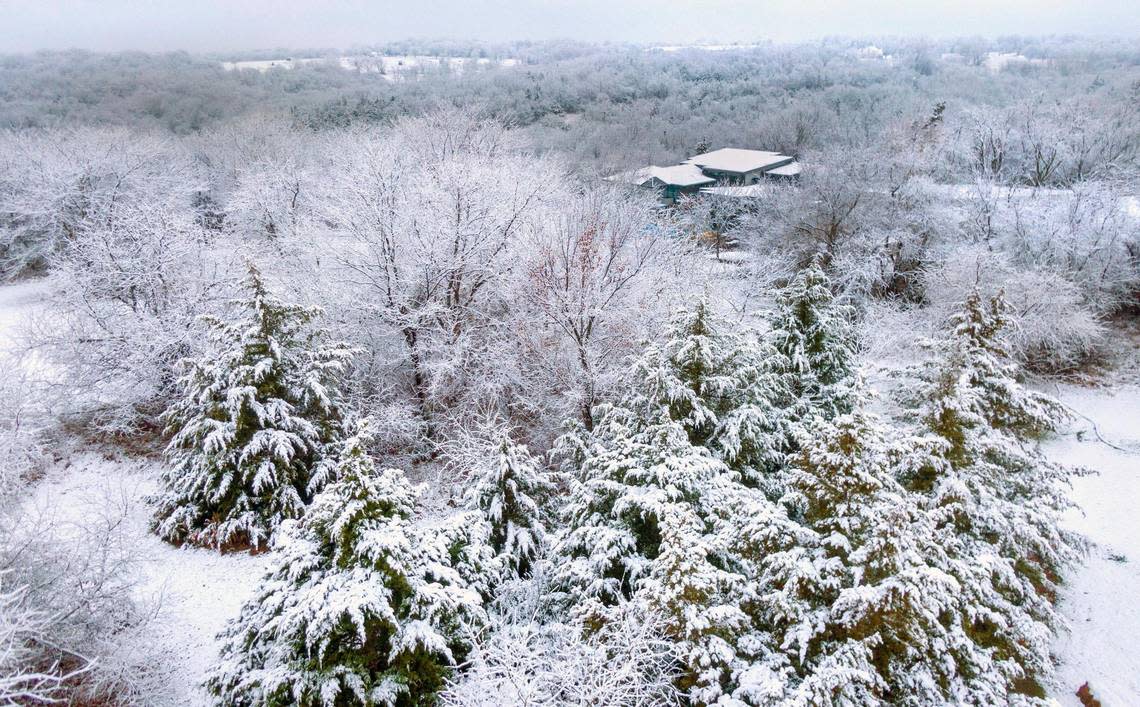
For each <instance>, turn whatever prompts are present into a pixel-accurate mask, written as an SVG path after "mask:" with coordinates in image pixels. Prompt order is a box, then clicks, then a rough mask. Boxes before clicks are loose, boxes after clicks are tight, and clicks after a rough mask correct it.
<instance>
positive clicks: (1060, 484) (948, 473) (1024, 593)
mask: <svg viewBox="0 0 1140 707" xmlns="http://www.w3.org/2000/svg"><path fill="white" fill-rule="evenodd" d="M1004 311H1005V304H1004V302H1003V300H1002V297H1001V295H1000V294H999V295H998V296H997V297H994V298H992V299H991V300H989V301H988V302H987V301H985V300H984V299H983V298H982V296H981V295H980V294H979V293H978V292H977V291H975V292H973V293H971V294H970V295H969V296H968V297H967V299H966V301H965V302H964V303H963V305H962V309H961V311H959V312H958V313H957V314H956V315H955V316H954V317H953V319H952V320H951V325H952V334H951V336H950V337H949V340H948V341H944V342H941V344H942V346H941V355H939V356H937V357H935V358H933V359H932V360H930V361H928V362H926V363H925V364H924V365H923V366H922V367H920V368H919V369H918V370H917V371H916V372H915V376H914V377H915V379H916V380H915V381H914V382H913V383H908V385H906V386H905V387H904V392H903V393H902V394H901V397H902V399H903V403H904V405H906V406H907V407H908V409H909V419H910V421H911V422H912V423H913V424H914V426H915V428H916V430H915V433H916V437H915V439H914V440H912V441H911V443H910V444H909V445H908V448H909V449H910V450H911V452H910V453H909V454H908V455H907V457H906V459H905V463H904V467H903V469H902V474H901V478H902V480H903V482H904V483H905V484H906V485H907V486H908V487H909V488H911V489H913V490H914V491H916V492H918V493H920V494H921V495H922V497H923V498H924V503H925V506H926V507H927V508H928V509H929V511H930V513H931V515H932V518H933V519H934V522H935V524H936V528H937V530H938V532H939V534H940V536H941V537H942V538H943V545H944V546H945V547H946V549H947V552H948V554H949V556H950V558H951V559H952V560H953V561H954V562H953V564H951V565H949V566H948V567H947V571H948V572H950V573H951V574H952V575H953V576H954V577H955V578H956V579H957V580H958V581H959V583H960V584H961V585H962V587H963V592H964V594H965V595H967V597H968V599H969V600H970V601H971V602H973V603H974V604H976V605H979V606H982V607H984V608H985V610H984V611H981V612H979V613H978V614H977V617H976V618H975V620H974V622H973V625H972V629H971V634H972V637H973V638H974V640H975V641H977V642H978V643H979V644H980V645H982V646H985V647H987V648H988V649H991V650H992V651H993V652H994V656H995V658H994V660H995V666H996V668H995V669H996V671H998V672H1000V674H1002V675H1003V676H1004V679H1005V681H1006V683H1007V687H1008V690H1009V692H1011V693H1027V694H1029V695H1031V696H1036V697H1042V696H1044V692H1043V689H1042V687H1041V684H1042V682H1043V681H1044V679H1045V678H1047V676H1048V675H1049V673H1050V672H1051V668H1052V665H1051V659H1050V656H1049V647H1050V642H1051V641H1050V638H1051V634H1052V627H1053V625H1054V623H1055V620H1056V619H1055V617H1054V614H1053V607H1052V602H1053V599H1054V597H1055V596H1056V594H1057V591H1058V586H1057V585H1058V583H1059V581H1060V577H1061V572H1062V570H1063V569H1064V568H1065V567H1066V566H1067V565H1069V564H1070V563H1071V562H1072V561H1073V560H1074V559H1075V557H1076V553H1077V552H1078V550H1079V548H1080V545H1081V542H1080V540H1079V539H1078V538H1077V537H1076V536H1074V535H1073V534H1071V533H1068V532H1066V531H1064V530H1062V529H1061V528H1060V527H1059V524H1058V521H1059V517H1060V514H1061V512H1062V511H1063V510H1064V509H1065V508H1066V507H1067V506H1068V504H1069V502H1068V500H1067V493H1066V490H1067V487H1068V483H1069V479H1070V477H1071V475H1072V474H1073V471H1072V470H1070V469H1068V468H1066V467H1063V466H1061V465H1058V464H1054V463H1052V462H1050V461H1049V460H1048V459H1046V458H1045V457H1044V455H1042V454H1041V453H1040V451H1039V450H1038V449H1037V446H1036V439H1037V438H1038V437H1039V436H1040V435H1041V434H1043V433H1045V432H1047V431H1049V430H1052V429H1054V428H1055V426H1056V425H1057V424H1058V423H1059V422H1060V421H1061V420H1062V416H1063V411H1062V408H1061V407H1060V405H1059V403H1057V402H1056V401H1053V400H1051V399H1050V398H1048V397H1047V396H1044V395H1041V394H1039V393H1035V392H1033V391H1030V390H1027V389H1026V388H1025V387H1023V386H1022V385H1021V384H1020V383H1019V382H1018V381H1017V375H1018V371H1017V367H1016V365H1015V364H1014V363H1013V362H1012V361H1011V360H1010V358H1009V356H1008V355H1007V354H1006V352H1005V350H1004V348H1003V347H1002V343H1001V329H1002V327H1003V325H1004Z"/></svg>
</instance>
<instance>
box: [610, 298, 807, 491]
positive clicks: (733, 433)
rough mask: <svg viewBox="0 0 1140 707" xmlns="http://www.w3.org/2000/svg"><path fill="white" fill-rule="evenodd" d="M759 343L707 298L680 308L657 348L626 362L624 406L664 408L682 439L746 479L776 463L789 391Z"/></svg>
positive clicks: (775, 359)
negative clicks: (716, 310) (721, 314)
mask: <svg viewBox="0 0 1140 707" xmlns="http://www.w3.org/2000/svg"><path fill="white" fill-rule="evenodd" d="M780 359H781V356H780V354H779V353H777V352H776V351H775V349H774V348H772V347H771V346H770V345H768V344H767V343H765V342H761V341H755V340H752V339H750V338H749V337H748V336H747V335H746V334H744V333H741V332H738V331H735V330H733V329H732V328H731V327H730V326H729V325H728V324H727V323H726V322H724V321H722V320H721V319H720V318H719V317H717V316H716V314H715V313H714V312H713V310H712V307H711V306H710V304H709V302H708V300H707V299H701V300H699V301H698V302H697V304H696V305H695V306H694V307H692V308H690V309H681V310H679V311H678V312H677V313H676V314H675V315H674V316H673V319H672V322H671V324H670V327H669V329H668V331H667V333H666V335H665V337H664V343H663V344H661V345H654V344H650V345H648V346H646V348H645V350H644V352H643V353H642V355H641V356H640V357H639V358H638V359H637V361H636V362H635V363H634V365H633V369H632V372H631V376H630V377H631V379H632V380H633V381H634V384H633V391H632V394H631V399H630V401H629V402H628V405H629V407H631V408H632V409H635V410H644V411H647V412H648V411H654V410H656V409H658V408H662V407H663V408H664V409H666V410H668V412H669V416H670V418H672V419H673V420H674V421H676V422H679V423H680V424H682V425H683V426H684V428H685V430H686V432H688V435H689V441H690V442H692V443H693V444H695V445H698V446H702V447H706V448H708V449H709V450H710V451H711V452H713V454H715V455H716V456H717V457H719V458H720V459H722V460H723V461H724V462H725V463H726V464H728V466H729V467H730V468H731V469H732V470H733V471H735V472H737V473H738V474H740V476H741V478H742V479H743V480H745V481H746V482H748V483H750V484H760V483H762V482H763V481H764V480H765V479H766V478H767V477H768V476H769V475H770V473H771V472H772V471H774V470H776V469H778V468H779V467H780V466H781V465H782V463H783V451H784V449H783V441H784V440H785V439H786V437H787V433H786V431H785V430H784V429H783V426H784V425H783V423H784V417H783V415H782V414H781V410H782V409H783V408H785V407H787V405H788V403H789V400H788V390H787V388H786V386H785V385H784V381H783V379H782V377H781V376H778V375H776V373H775V372H774V371H776V370H782V369H784V368H786V366H784V365H781V364H780V363H779V361H780Z"/></svg>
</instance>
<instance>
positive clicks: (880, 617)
mask: <svg viewBox="0 0 1140 707" xmlns="http://www.w3.org/2000/svg"><path fill="white" fill-rule="evenodd" d="M799 444H800V451H799V453H798V454H797V455H796V458H795V462H794V464H793V466H792V468H791V470H790V471H789V474H788V487H789V496H790V499H791V501H792V503H793V505H794V506H795V508H796V519H797V520H798V521H799V522H800V523H801V524H802V532H801V533H800V534H799V537H797V538H789V537H787V536H783V537H779V538H776V540H777V541H778V543H777V544H774V545H773V546H772V547H770V548H769V550H770V551H769V553H768V554H767V555H766V556H765V557H764V558H763V560H762V561H761V566H762V568H763V574H762V576H761V577H760V578H759V579H760V582H761V585H762V586H763V587H765V594H764V595H763V596H762V597H761V600H760V609H761V612H762V617H763V619H764V623H765V624H766V625H767V626H769V627H771V631H772V636H771V641H772V645H773V646H775V647H778V648H779V652H777V653H773V654H772V655H771V656H770V657H769V659H768V664H767V665H766V666H765V667H766V668H767V671H768V673H769V674H771V675H787V674H789V673H790V675H791V680H789V681H788V685H787V687H786V689H785V690H784V691H783V692H782V693H781V694H778V695H777V694H773V693H772V692H770V693H769V695H768V697H767V700H766V701H765V702H762V703H768V704H797V705H801V704H810V705H875V704H912V705H923V704H978V705H981V704H1002V703H1005V701H1006V698H1007V689H1006V688H1007V685H1006V683H1005V680H1004V676H1003V675H1002V674H1001V672H1000V670H998V669H995V666H994V663H995V662H996V660H997V659H998V658H999V656H997V655H996V654H995V653H994V651H992V650H990V649H989V648H988V647H986V646H983V645H979V643H978V642H976V641H975V640H974V637H973V635H972V626H973V624H974V621H975V620H976V618H977V616H978V612H980V611H984V610H985V607H983V606H979V605H977V604H975V603H973V602H972V601H971V597H970V596H968V595H964V594H963V592H962V588H961V585H960V584H959V582H958V581H957V580H956V579H955V577H954V575H953V573H951V572H947V571H946V568H947V567H948V566H950V565H951V564H952V563H951V560H950V558H948V557H947V555H946V553H945V552H944V550H943V548H942V547H941V546H940V545H939V544H938V543H937V542H936V541H935V534H934V528H933V525H932V521H931V519H930V517H929V516H928V514H927V513H925V512H924V511H923V510H922V509H921V508H920V506H919V505H918V503H917V502H916V500H915V499H914V498H913V497H912V496H911V495H910V494H909V493H908V492H907V491H906V490H905V489H904V488H903V487H902V486H901V485H900V484H899V483H898V482H897V481H896V480H895V464H896V461H897V459H898V458H899V457H900V456H901V455H902V454H903V451H904V450H903V448H902V446H901V445H897V444H892V443H890V442H889V441H888V440H887V439H886V438H885V436H884V432H883V430H882V428H881V424H880V422H879V420H878V419H877V418H875V417H874V416H873V415H871V414H869V413H867V412H865V411H863V410H862V409H856V410H855V411H854V412H853V413H851V414H845V415H840V416H839V417H837V418H835V419H834V420H833V421H827V420H824V419H823V418H816V419H815V420H814V421H812V422H811V423H810V424H809V425H807V426H806V427H805V428H804V429H803V430H802V431H801V432H800V435H799Z"/></svg>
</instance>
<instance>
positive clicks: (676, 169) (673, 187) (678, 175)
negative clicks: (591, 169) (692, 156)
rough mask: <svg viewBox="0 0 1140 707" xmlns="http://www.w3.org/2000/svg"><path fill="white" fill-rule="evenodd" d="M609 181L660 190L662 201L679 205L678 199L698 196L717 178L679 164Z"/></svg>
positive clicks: (618, 175)
mask: <svg viewBox="0 0 1140 707" xmlns="http://www.w3.org/2000/svg"><path fill="white" fill-rule="evenodd" d="M607 179H609V180H610V181H613V182H622V183H624V184H633V185H635V186H639V187H645V188H646V189H659V190H660V191H661V200H662V201H663V202H664V203H666V204H675V203H677V198H678V197H679V196H680V195H681V194H696V193H697V192H699V191H700V190H701V187H707V186H709V185H711V184H716V178H714V177H710V176H708V175H706V174H705V173H704V172H702V171H701V169H700V167H697V166H696V165H691V164H679V165H674V166H673V167H657V166H655V165H650V166H648V167H642V168H641V169H635V170H633V171H632V172H623V173H621V174H615V175H613V176H612V177H607Z"/></svg>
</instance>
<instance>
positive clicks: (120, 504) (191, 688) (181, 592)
mask: <svg viewBox="0 0 1140 707" xmlns="http://www.w3.org/2000/svg"><path fill="white" fill-rule="evenodd" d="M157 465H158V464H157V462H150V461H137V460H124V459H119V458H117V457H107V456H104V455H101V454H97V453H93V452H87V453H81V454H79V455H77V456H76V457H74V458H73V459H72V460H71V461H70V463H65V464H63V465H61V466H59V467H56V468H55V469H53V470H52V471H51V472H49V473H48V475H47V476H46V477H45V478H44V479H43V480H42V481H41V482H40V483H39V484H37V486H36V487H35V490H34V492H33V494H32V496H31V498H30V499H29V500H28V503H29V504H31V505H32V506H33V507H34V508H35V510H36V512H37V515H40V516H43V515H47V516H48V517H50V518H52V519H53V520H54V521H55V522H57V523H60V524H63V525H66V524H68V523H77V524H78V523H81V522H82V521H83V520H84V519H85V517H88V516H90V515H92V514H99V513H108V514H117V513H119V512H122V514H123V519H124V525H125V527H124V528H123V530H122V532H124V533H126V534H127V536H128V537H129V538H130V540H131V542H132V543H133V547H132V550H133V552H135V553H137V556H136V557H135V558H134V566H135V567H136V568H137V581H138V584H137V586H136V593H137V599H138V600H139V601H140V602H143V603H145V604H147V605H157V607H158V609H157V617H156V619H155V620H154V621H153V622H152V626H151V627H150V630H149V633H148V638H149V640H151V641H153V642H154V643H155V644H156V645H154V646H153V647H152V648H151V650H153V651H154V652H155V653H156V654H157V655H158V656H161V657H163V658H164V659H166V660H169V661H170V665H168V666H165V667H167V668H169V669H170V670H171V672H172V673H173V680H174V682H175V683H176V684H175V685H173V686H172V690H171V692H172V693H173V694H175V695H177V696H178V698H179V699H178V702H177V704H179V705H199V704H207V699H206V695H205V693H204V692H203V691H202V690H201V687H200V684H199V683H200V682H201V680H202V678H203V677H204V675H205V674H206V671H207V670H208V669H209V668H210V666H211V665H212V664H213V663H214V662H215V661H216V660H217V657H218V648H219V643H218V641H217V640H216V636H217V634H218V633H219V632H220V631H221V630H222V629H223V628H224V627H225V624H226V621H228V620H229V619H230V618H231V617H236V616H237V615H238V612H239V610H240V608H241V605H242V603H243V602H244V601H245V600H246V599H247V598H249V597H250V596H251V595H252V594H253V592H254V590H255V589H256V587H257V584H258V581H259V580H260V578H261V576H262V575H263V574H264V573H265V571H266V569H267V568H268V563H269V557H270V556H269V555H258V556H251V555H249V554H247V553H233V554H225V555H223V554H219V553H217V552H214V551H211V550H204V549H199V548H176V547H173V546H171V545H168V544H166V543H164V542H162V541H161V540H159V539H158V538H157V537H155V536H154V535H153V534H152V533H150V532H149V529H148V524H149V521H150V514H151V510H150V508H149V507H148V506H147V504H146V502H145V498H146V497H147V496H148V495H149V494H151V493H152V492H153V491H154V490H155V489H156V488H157V481H156V477H157V473H158V468H157Z"/></svg>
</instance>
